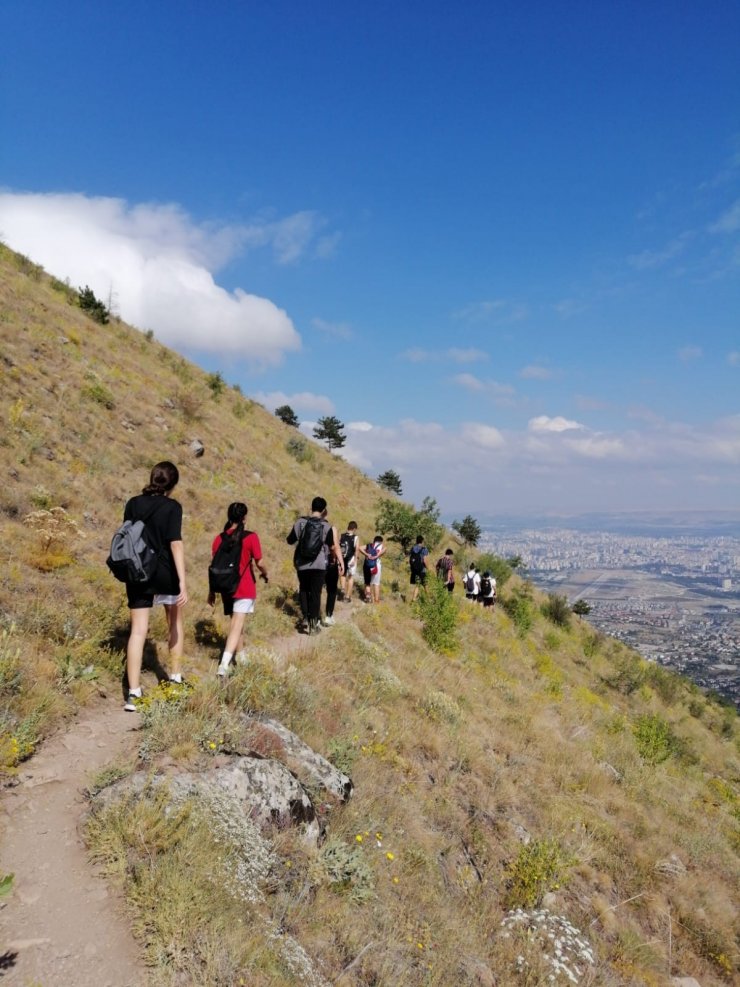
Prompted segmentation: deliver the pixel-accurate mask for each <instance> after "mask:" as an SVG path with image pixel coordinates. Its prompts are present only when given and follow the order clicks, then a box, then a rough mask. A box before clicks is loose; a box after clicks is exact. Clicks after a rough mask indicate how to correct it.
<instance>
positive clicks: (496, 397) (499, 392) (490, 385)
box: [452, 373, 516, 408]
mask: <svg viewBox="0 0 740 987" xmlns="http://www.w3.org/2000/svg"><path fill="white" fill-rule="evenodd" d="M452 382H453V383H454V384H457V385H458V386H459V387H462V388H464V389H465V390H466V391H472V392H473V393H477V394H483V395H485V396H486V397H489V398H491V399H492V400H493V402H494V404H496V405H498V407H500V408H510V407H512V406H513V405H515V404H516V390H515V389H514V388H513V387H512V386H511V384H501V383H499V381H497V380H481V379H480V378H479V377H476V376H475V375H474V374H467V373H465V374H455V376H454V377H453V378H452Z"/></svg>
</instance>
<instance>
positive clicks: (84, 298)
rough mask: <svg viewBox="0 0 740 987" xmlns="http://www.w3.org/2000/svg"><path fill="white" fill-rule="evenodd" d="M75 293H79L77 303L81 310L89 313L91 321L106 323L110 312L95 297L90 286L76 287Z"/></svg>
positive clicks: (102, 324)
mask: <svg viewBox="0 0 740 987" xmlns="http://www.w3.org/2000/svg"><path fill="white" fill-rule="evenodd" d="M77 294H78V295H79V305H80V308H81V309H82V311H83V312H85V313H86V314H87V315H89V316H90V318H91V319H92V320H93V322H97V323H99V324H100V325H101V326H104V325H107V323H108V321H109V319H110V312H109V311H108V309H107V308H106V307H105V305H104V304H103V303H102V302H101V301H100V299H99V298H96V297H95V293H94V292H93V290H92V288H90V287H89V286H88V285H85V287H84V288H79V289H78V292H77Z"/></svg>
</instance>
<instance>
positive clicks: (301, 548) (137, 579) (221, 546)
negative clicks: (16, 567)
mask: <svg viewBox="0 0 740 987" xmlns="http://www.w3.org/2000/svg"><path fill="white" fill-rule="evenodd" d="M178 481H179V472H178V469H177V467H176V466H175V465H174V464H173V463H170V462H161V463H157V465H156V466H154V467H153V468H152V471H151V475H150V478H149V483H148V484H147V486H145V487H144V489H143V490H142V492H141V493H140V494H139V495H137V496H135V497H132V498H131V499H130V500H129V501H127V503H126V506H125V508H124V512H123V524H122V525H121V526H120V527H119V528H118V529H117V530H116V532H115V533H114V535H113V539H112V541H111V550H110V555H109V556H108V560H107V563H108V567H109V568H110V570H111V571H112V573H113V574H114V576H116V578H117V579H119V580H121V581H122V582H124V583H125V584H126V597H127V601H128V606H129V610H130V615H131V626H130V633H129V638H128V642H127V646H126V679H127V698H126V702H125V705H124V709H126V710H129V711H135V710H136V709H137V708H139V706H140V705H141V700H142V689H141V669H142V662H143V655H144V646H145V643H146V636H147V633H148V630H149V614H150V612H151V610H152V608H153V607H154V606H155V605H158V604H162V605H163V606H164V608H165V614H166V619H167V628H168V646H169V655H170V671H169V673H168V678H169V681H170V682H172V683H175V684H177V685H183V684H184V683H183V677H182V661H183V618H182V610H183V607H184V606H185V604H186V603H187V602H188V593H187V588H186V579H185V552H184V547H183V542H182V507H181V505H180V504H179V503H178V502H177V501H176V500H174V499H173V498H172V496H171V494H172V491H173V490H174V488H175V487H176V486H177V483H178ZM327 513H328V507H327V503H326V500H325V499H324V498H323V497H314V498H313V501H312V502H311V510H310V512H309V513H308V514H306V515H302V516H301V517H299V518H297V519H296V521H295V523H294V524H293V527H292V528H291V530H290V532H289V533H288V536H287V538H286V541H287V543H288V544H289V545H293V546H295V548H294V552H293V565H294V566H295V571H296V576H297V579H298V603H299V606H300V611H301V621H300V622H299V630H301V631H302V632H305V633H307V634H316V633H318V632H319V631H320V629H321V628H322V626H323V627H331V626H332V625H333V623H334V608H335V604H336V602H337V600H338V599H343V600H345V601H347V602H348V603H351V602H352V600H353V592H354V586H355V579H356V576H357V566H358V564H359V562H360V557H362V581H363V593H362V600H363V602H365V603H367V604H377V603H379V602H380V584H381V575H382V561H381V560H382V558H383V555H384V554H385V551H386V546H385V544H384V543H383V537H382V536H381V535H375V536H374V538H373V539H372V541H370V542H368V543H367V544H365V545H364V546H363V545H361V544H360V538H359V535H358V530H357V522H356V521H350V522H349V524H348V525H347V529H346V531H344V532H343V533H342V535H341V536H340V535H339V533H338V531H337V528H336V527H335V526H334V525H333V524H331V522H330V521H328V520H327ZM247 514H248V507H247V505H246V504H245V503H242V502H240V501H237V502H234V503H232V504H229V506H228V508H227V511H226V522H225V524H224V527H223V529H222V530H221V531H220V532H219V533H218V534H217V535H216V536H215V537H214V539H213V542H212V544H211V563H210V565H209V567H208V600H207V602H208V604H209V605H210V606H214V604H215V602H216V597H217V596H220V597H221V602H222V606H223V612H224V615H225V616H227V617H228V618H229V629H228V632H227V637H226V642H225V645H224V649H223V653H222V655H221V658H220V661H219V665H218V669H217V675H218V676H219V677H221V678H223V677H225V676H226V675H228V673H229V669H230V666H231V662H232V660H234V659H235V660H236V662H240V661H242V660H243V659H244V657H245V653H244V625H245V620H246V616H247V614H251V613H253V612H254V607H255V600H256V597H257V582H256V578H255V569H256V570H257V571H258V572H259V576H260V578H261V579H262V580H263V581H264V582H265V583H267V582H268V574H267V568H266V566H265V563H264V561H263V559H262V548H261V545H260V540H259V536H258V535H257V533H256V532H255V531H250V530H248V529H247V528H246V518H247ZM409 569H410V582H411V587H412V591H411V595H410V600H411V602H413V601H414V600H416V599H417V597H418V594H419V591H420V589H424V587H425V586H426V583H427V578H428V576H429V574H430V572H431V571H432V570H431V560H430V554H429V549H428V548H427V547H426V545H425V544H424V537H423V536H422V535H419V536H418V537H417V539H416V544H415V545H414V546H413V548H412V549H411V552H410V554H409ZM434 572H435V574H436V577H437V578H438V579H439V580H440V581H441V582H442V583H444V585H445V586H446V588H447V590H448V591H449V592H450V593H451V592H453V590H454V588H455V568H454V554H453V551H452V549H451V548H448V549H447V550H446V551H445V553H444V555H443V556H442V557H441V558H440V559H438V560H437V563H436V565H435V567H434ZM463 586H464V589H465V596H466V598H467V599H469V600H476V601H480V602H482V603H483V605H484V606H486V607H492V606H493V605H494V603H495V600H496V580H495V579H494V578H493V577H492V576H491V574H490V573H489V572H487V571H486V572H484V573H483V575H482V576H481V575H480V574H479V573H478V571H477V569H475V567H474V566H473V565H471V566H470V568H469V569H468V571H467V573H466V574H465V577H464V579H463ZM324 587H326V603H325V607H324V616H323V618H322V616H321V597H322V593H323V590H324Z"/></svg>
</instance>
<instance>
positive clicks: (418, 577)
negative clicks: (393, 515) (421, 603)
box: [409, 535, 496, 607]
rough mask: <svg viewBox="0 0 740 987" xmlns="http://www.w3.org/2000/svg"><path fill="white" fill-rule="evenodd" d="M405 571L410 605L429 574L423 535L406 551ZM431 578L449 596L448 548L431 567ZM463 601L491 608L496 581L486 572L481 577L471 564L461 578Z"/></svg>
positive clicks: (451, 576) (451, 570)
mask: <svg viewBox="0 0 740 987" xmlns="http://www.w3.org/2000/svg"><path fill="white" fill-rule="evenodd" d="M409 569H410V573H411V579H410V582H411V586H412V587H413V588H412V590H411V597H410V599H411V602H412V603H413V602H414V600H416V598H417V596H418V595H419V588H420V587H423V586H425V585H426V581H427V576H428V575H429V573H430V572H431V563H430V560H429V549H428V548H427V547H426V545H425V544H424V536H423V535H417V536H416V544H415V545H414V546H413V548H412V549H411V551H410V552H409ZM434 571H435V575H436V576H437V578H438V579H440V580H441V581H442V582H444V584H445V586H446V587H447V590H448V591H449V592H450V593H452V591H453V590H454V589H455V560H454V552H453V551H452V549H451V548H448V549H447V550H446V551H445V554H444V555H443V556H442V557H441V558H439V559H437V562H436V564H435V567H434ZM463 588H464V590H465V598H466V599H467V600H472V601H473V602H476V603H482V604H483V606H484V607H493V606H494V605H495V603H496V579H495V577H494V576H492V575H491V573H490V572H489V571H488V570H487V569H486V570H485V571H484V572H483V574H482V575H481V573H480V570H479V569H478V568H476V566H475V565H474V564H473V563H472V562H471V563H470V565H469V567H468V570H467V572H466V573H465V575H464V576H463Z"/></svg>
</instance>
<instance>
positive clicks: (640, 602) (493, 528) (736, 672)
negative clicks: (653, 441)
mask: <svg viewBox="0 0 740 987" xmlns="http://www.w3.org/2000/svg"><path fill="white" fill-rule="evenodd" d="M480 523H481V526H482V527H484V522H480ZM480 547H481V548H482V549H484V550H489V551H493V552H495V553H496V554H497V555H501V556H504V557H511V556H515V555H518V556H520V557H521V559H522V564H523V568H524V574H525V575H526V576H527V578H529V579H531V580H532V582H533V583H535V585H536V586H538V587H539V588H541V589H543V590H546V591H548V592H556V593H560V594H563V595H565V596H567V598H568V600H569V602H570V603H571V604H573V603H574V602H575V601H576V600H578V599H583V600H585V601H586V602H587V603H588V604H589V605H590V606H591V608H592V609H591V613H590V614H589V615H588V618H587V619H588V620H589V621H590V622H591V623H592V624H593V625H594V626H595V627H597V628H598V629H599V630H602V631H604V632H605V633H607V634H610V635H612V636H613V637H616V638H618V639H619V640H621V641H624V642H625V643H626V644H628V645H630V647H633V648H634V649H635V650H636V651H638V652H639V653H640V654H641V655H642V656H643V657H644V658H647V659H649V660H651V661H656V662H659V663H660V664H661V665H665V666H667V667H669V668H672V669H674V670H675V671H678V672H681V673H683V674H685V675H686V676H688V677H689V678H690V679H692V680H693V681H694V682H696V684H697V685H699V686H701V687H703V688H705V689H707V690H714V691H715V692H717V693H719V694H720V695H721V696H722V697H724V698H725V699H727V700H729V701H730V702H732V703H734V704H735V706H737V707H738V708H740V515H737V516H735V515H729V514H722V515H697V514H676V515H670V516H666V515H663V516H658V515H652V516H651V515H641V516H639V517H637V516H635V515H614V514H610V515H606V514H605V515H590V516H584V517H578V518H552V517H548V518H541V519H536V520H535V519H532V518H529V519H527V520H526V521H525V520H524V519H515V518H508V519H500V518H498V519H496V520H493V519H491V521H490V522H489V523H487V524H485V527H484V534H483V537H482V538H481V541H480Z"/></svg>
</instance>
